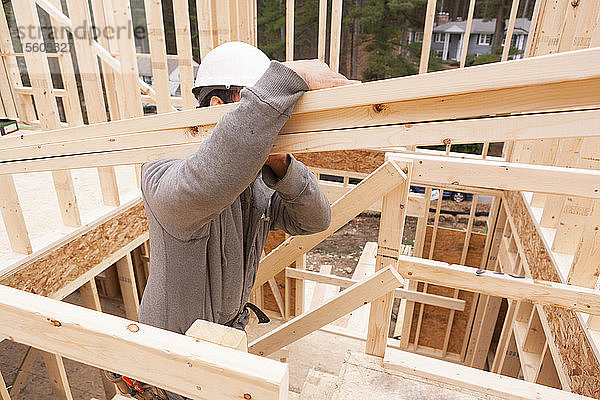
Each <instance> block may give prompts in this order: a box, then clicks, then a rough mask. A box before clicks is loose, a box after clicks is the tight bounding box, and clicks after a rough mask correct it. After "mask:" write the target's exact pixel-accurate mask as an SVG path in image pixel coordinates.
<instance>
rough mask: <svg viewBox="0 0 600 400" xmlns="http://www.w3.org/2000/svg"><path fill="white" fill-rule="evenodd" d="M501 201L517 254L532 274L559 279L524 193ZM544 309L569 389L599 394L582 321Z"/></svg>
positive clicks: (599, 369)
mask: <svg viewBox="0 0 600 400" xmlns="http://www.w3.org/2000/svg"><path fill="white" fill-rule="evenodd" d="M504 200H505V201H506V204H507V206H506V210H507V211H508V213H509V219H510V221H511V222H512V226H514V229H515V231H516V234H517V236H518V237H519V239H520V241H519V242H518V243H517V245H518V246H519V253H520V254H522V257H523V259H524V262H525V263H526V265H527V267H528V269H529V272H530V274H531V277H532V278H533V279H536V280H537V279H541V280H545V281H551V282H561V278H560V275H559V272H558V269H557V267H556V266H555V264H554V261H553V257H552V255H551V253H550V251H549V250H548V248H547V247H546V244H545V241H544V238H543V237H542V235H541V234H540V232H539V231H538V228H537V227H536V224H535V222H534V220H533V218H532V216H531V214H530V212H529V208H528V206H527V204H526V202H525V199H524V198H523V195H522V194H521V193H519V192H506V193H505V195H504ZM596 293H597V292H596ZM543 312H544V313H545V314H546V318H547V320H548V332H549V334H550V338H549V340H551V341H552V343H553V344H554V346H556V351H557V354H556V356H557V358H555V362H556V363H557V364H558V365H557V368H560V369H562V370H564V371H565V372H566V374H567V376H566V378H567V379H568V382H567V384H568V385H569V386H570V388H571V390H572V391H573V392H575V393H579V394H582V395H589V396H595V395H596V394H597V393H600V379H599V378H598V377H599V376H600V362H599V361H598V358H597V357H596V355H595V352H594V349H593V347H592V345H591V344H590V338H589V336H588V334H587V333H586V331H585V327H584V326H583V325H582V321H581V320H580V319H579V318H578V316H577V314H576V313H573V312H571V311H568V310H565V309H560V308H557V307H552V306H550V305H545V306H543Z"/></svg>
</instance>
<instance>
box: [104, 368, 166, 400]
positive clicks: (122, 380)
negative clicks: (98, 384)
mask: <svg viewBox="0 0 600 400" xmlns="http://www.w3.org/2000/svg"><path fill="white" fill-rule="evenodd" d="M103 372H104V376H105V377H106V379H108V380H109V381H110V382H112V383H114V384H115V386H116V387H117V389H119V392H121V394H123V395H126V396H131V397H133V398H134V399H137V400H169V399H168V397H167V394H166V393H165V391H164V390H162V389H159V388H157V387H155V386H150V385H148V384H146V383H143V382H138V381H136V380H134V379H130V378H128V377H126V376H123V375H119V374H115V373H114V372H109V371H103Z"/></svg>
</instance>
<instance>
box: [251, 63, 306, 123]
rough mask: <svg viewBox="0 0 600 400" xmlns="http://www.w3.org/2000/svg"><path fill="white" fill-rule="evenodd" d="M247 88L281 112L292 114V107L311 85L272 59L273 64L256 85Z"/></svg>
mask: <svg viewBox="0 0 600 400" xmlns="http://www.w3.org/2000/svg"><path fill="white" fill-rule="evenodd" d="M246 89H247V90H250V91H251V92H252V93H254V94H255V95H256V96H257V97H258V98H259V99H260V100H262V101H263V102H265V103H267V104H269V105H270V106H271V107H273V108H274V109H275V110H277V111H278V112H279V113H280V114H286V115H288V116H290V115H291V112H292V107H293V106H294V104H296V101H297V100H298V98H299V97H300V96H301V95H302V94H303V93H304V92H306V91H308V90H309V87H308V85H307V84H306V82H305V81H304V79H302V78H301V77H300V75H298V74H297V73H295V72H294V71H292V70H291V69H290V68H288V67H286V66H285V65H283V64H282V63H280V62H278V61H271V65H270V66H269V68H268V69H267V70H266V71H265V73H264V74H263V76H262V77H261V78H260V79H259V80H258V82H256V85H254V86H253V87H250V88H246Z"/></svg>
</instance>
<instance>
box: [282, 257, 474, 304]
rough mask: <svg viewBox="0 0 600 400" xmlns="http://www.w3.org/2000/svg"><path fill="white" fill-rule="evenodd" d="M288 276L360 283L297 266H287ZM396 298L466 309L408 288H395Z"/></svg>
mask: <svg viewBox="0 0 600 400" xmlns="http://www.w3.org/2000/svg"><path fill="white" fill-rule="evenodd" d="M285 273H286V276H288V277H290V278H295V279H302V280H310V281H314V282H318V283H324V284H328V285H335V286H339V287H340V288H342V289H347V288H349V287H350V286H352V285H354V284H356V283H358V282H359V281H358V280H356V279H350V278H343V277H340V276H336V275H330V274H322V273H320V272H313V271H306V270H299V269H296V268H289V267H288V268H286V269H285ZM394 298H397V299H408V300H411V301H416V302H419V303H423V304H429V305H432V306H437V307H444V308H450V309H453V310H457V311H463V310H464V309H465V301H464V300H460V299H453V298H450V297H445V296H437V295H435V294H430V293H421V292H415V291H412V290H407V289H402V288H400V289H396V290H394Z"/></svg>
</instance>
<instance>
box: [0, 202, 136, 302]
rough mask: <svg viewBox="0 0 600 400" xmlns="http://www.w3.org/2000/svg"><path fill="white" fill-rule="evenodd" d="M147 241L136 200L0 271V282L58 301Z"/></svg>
mask: <svg viewBox="0 0 600 400" xmlns="http://www.w3.org/2000/svg"><path fill="white" fill-rule="evenodd" d="M147 237H148V226H147V222H146V214H145V212H144V208H143V205H142V203H141V200H139V199H136V200H134V201H132V202H129V203H126V204H124V205H123V206H121V207H120V208H117V209H115V211H113V213H111V214H108V215H106V216H104V217H103V218H100V219H99V220H97V221H96V222H95V223H92V224H89V225H88V226H84V227H82V228H80V229H79V230H76V231H74V232H73V233H72V234H71V235H69V236H67V237H65V238H63V240H62V241H59V242H58V243H56V244H55V245H54V246H51V247H49V248H47V249H42V250H40V251H38V252H35V253H33V254H32V255H31V256H29V257H27V258H25V259H24V260H22V261H20V262H18V263H16V265H14V266H12V267H9V268H8V269H7V270H5V271H2V273H1V274H0V282H1V283H2V284H4V285H8V286H11V287H14V288H17V289H21V290H26V291H29V292H32V293H36V294H41V295H44V296H50V297H53V298H57V299H62V298H63V297H65V296H67V295H68V294H70V293H71V292H73V291H74V290H76V289H77V288H79V287H80V286H82V285H83V284H84V283H85V282H87V281H89V280H90V279H91V278H93V277H94V276H96V275H97V274H98V273H99V272H101V271H103V270H104V269H106V268H108V267H109V266H110V265H111V264H112V263H114V262H116V261H117V260H118V259H120V258H122V257H123V256H124V255H125V254H126V252H127V251H132V250H133V248H135V247H137V246H138V245H139V244H141V243H142V242H143V241H144V240H147ZM131 246H133V247H132V248H129V247H131ZM83 249H86V250H87V251H84V250H83ZM42 271H44V272H43V273H42Z"/></svg>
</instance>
